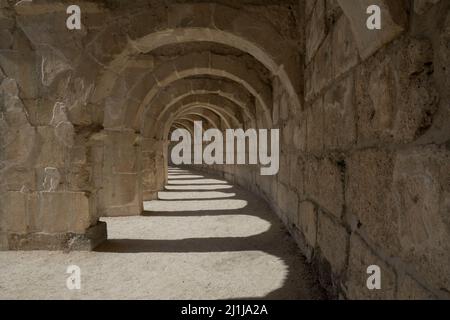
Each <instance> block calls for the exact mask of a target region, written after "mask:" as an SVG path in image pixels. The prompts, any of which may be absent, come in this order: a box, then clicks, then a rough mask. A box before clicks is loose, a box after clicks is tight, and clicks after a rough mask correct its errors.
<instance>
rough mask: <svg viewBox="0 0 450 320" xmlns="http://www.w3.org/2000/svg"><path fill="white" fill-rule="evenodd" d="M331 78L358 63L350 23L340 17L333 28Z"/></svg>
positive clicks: (343, 17)
mask: <svg viewBox="0 0 450 320" xmlns="http://www.w3.org/2000/svg"><path fill="white" fill-rule="evenodd" d="M331 51H332V52H333V55H332V59H333V70H334V72H333V76H334V77H335V78H337V77H339V76H340V75H341V74H343V73H345V72H346V71H348V70H350V69H351V68H352V67H354V66H356V64H357V63H358V49H357V48H356V44H355V41H354V39H353V34H352V30H351V28H350V23H349V21H348V19H347V18H346V17H345V16H341V17H340V18H339V20H338V21H337V23H336V24H335V25H334V28H333V39H332V49H331Z"/></svg>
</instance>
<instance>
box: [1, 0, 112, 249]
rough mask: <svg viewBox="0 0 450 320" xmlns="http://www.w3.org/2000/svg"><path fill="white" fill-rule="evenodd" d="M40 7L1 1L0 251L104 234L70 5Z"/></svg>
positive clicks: (87, 245)
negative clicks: (68, 24) (67, 23)
mask: <svg viewBox="0 0 450 320" xmlns="http://www.w3.org/2000/svg"><path fill="white" fill-rule="evenodd" d="M40 8H41V9H43V10H40V11H39V10H37V11H36V10H29V8H28V7H22V6H12V5H11V2H8V1H1V2H0V29H1V33H0V198H1V200H0V248H1V249H16V250H17V249H52V250H56V249H84V250H89V249H91V248H92V247H94V246H95V245H96V244H98V242H99V241H102V240H103V239H104V238H105V237H106V229H105V226H104V224H98V223H97V215H96V198H95V195H94V193H93V192H94V189H93V188H92V184H91V172H92V170H91V169H92V167H91V163H90V161H89V159H88V158H89V154H88V151H87V150H88V148H87V141H88V139H89V138H88V134H87V132H85V131H83V130H81V131H80V130H78V128H79V126H80V125H90V124H91V123H90V112H89V111H88V110H87V107H86V96H87V94H88V93H89V92H90V90H91V89H92V87H91V86H89V85H87V82H86V78H84V77H83V76H82V75H81V74H76V73H74V72H73V70H74V68H75V65H76V64H77V63H78V62H79V60H78V59H77V58H76V56H77V54H78V55H79V50H78V48H79V47H80V42H81V40H80V38H79V37H77V36H72V37H70V38H71V39H72V41H67V37H68V36H69V34H68V32H67V30H64V29H62V28H61V27H59V26H60V25H62V26H63V25H64V24H63V23H64V22H65V12H64V11H63V9H64V7H61V6H58V5H57V4H54V5H48V6H45V5H44V6H43V7H40ZM58 11H59V12H61V14H59V15H58V14H57V13H56V14H54V13H55V12H58ZM53 14H54V15H53ZM49 17H53V18H52V19H50V18H49ZM49 29H55V30H59V32H54V33H52V34H48V33H46V31H45V30H49ZM86 76H87V77H88V75H86ZM92 129H93V130H94V131H95V127H93V128H92Z"/></svg>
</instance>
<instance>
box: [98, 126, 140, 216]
mask: <svg viewBox="0 0 450 320" xmlns="http://www.w3.org/2000/svg"><path fill="white" fill-rule="evenodd" d="M100 134H101V135H103V138H102V142H103V143H102V144H101V145H100V146H98V147H100V148H101V150H100V151H99V153H97V156H98V157H101V158H100V159H99V160H97V161H99V162H100V163H101V165H100V167H99V168H98V169H99V170H100V172H99V173H98V174H97V175H96V176H98V177H99V178H98V180H97V181H96V186H97V187H98V200H97V203H98V215H99V216H107V217H113V216H128V215H140V214H141V213H142V206H143V204H142V201H143V199H142V194H143V193H142V167H141V166H142V163H143V161H142V159H141V157H142V151H141V146H140V144H141V141H140V138H139V135H137V134H135V133H134V132H133V131H114V130H103V131H102V132H101V133H100Z"/></svg>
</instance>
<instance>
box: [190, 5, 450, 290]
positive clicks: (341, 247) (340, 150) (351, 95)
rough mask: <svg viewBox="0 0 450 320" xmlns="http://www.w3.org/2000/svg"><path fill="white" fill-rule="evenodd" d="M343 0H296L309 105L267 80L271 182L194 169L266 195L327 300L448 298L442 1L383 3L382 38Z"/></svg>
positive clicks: (448, 165) (449, 151)
mask: <svg viewBox="0 0 450 320" xmlns="http://www.w3.org/2000/svg"><path fill="white" fill-rule="evenodd" d="M345 2H346V1H331V0H326V1H324V0H317V1H315V0H311V1H306V2H305V3H304V6H302V2H301V3H300V7H301V8H302V9H301V10H304V14H305V27H304V35H305V40H306V41H305V69H304V70H305V86H304V106H303V108H302V109H301V110H295V108H293V107H292V105H290V102H289V99H286V97H285V93H284V92H283V91H282V90H280V89H279V88H277V85H276V83H274V86H273V90H274V108H273V110H274V111H273V113H274V114H273V121H274V126H275V127H279V128H280V129H281V137H282V142H281V143H282V144H281V159H280V172H279V174H278V176H277V178H271V177H261V176H259V170H254V171H250V170H246V169H245V168H244V167H240V168H239V167H238V168H236V167H234V168H229V167H226V166H216V167H215V168H211V167H202V168H201V170H205V171H208V172H216V171H219V172H221V176H224V177H225V178H227V179H229V180H230V181H232V182H234V183H238V184H239V185H241V186H243V187H245V188H248V189H251V190H253V191H255V192H257V193H258V194H260V195H261V196H262V197H264V198H265V199H266V200H267V201H268V202H269V203H270V204H271V205H272V207H273V208H274V209H275V211H276V212H277V213H278V215H279V216H280V217H281V219H282V220H283V221H284V222H285V224H286V225H287V227H288V229H289V230H290V232H291V234H292V235H293V236H294V238H295V239H296V240H297V242H298V244H299V246H300V248H301V249H302V250H303V252H304V253H305V254H306V256H307V257H308V259H309V260H310V261H311V262H312V263H313V265H314V266H315V268H316V270H317V272H318V274H319V277H320V281H321V283H322V285H323V286H324V287H325V288H326V289H327V291H328V293H329V295H330V297H336V298H348V299H379V298H382V299H394V298H397V299H430V298H446V299H448V298H449V297H450V295H449V290H450V286H449V284H450V283H449V280H450V278H449V274H450V247H449V244H450V242H449V240H450V232H449V231H450V229H449V228H450V224H449V212H450V211H449V196H450V195H449V177H450V176H449V174H450V148H449V137H450V131H449V129H450V122H449V121H448V120H449V119H450V117H449V115H450V114H449V111H450V104H449V101H450V100H449V92H448V82H449V79H450V78H449V73H448V62H449V61H448V54H447V55H446V54H444V52H447V53H448V52H449V39H450V38H449V36H450V35H449V21H450V14H449V4H448V3H445V1H440V2H439V1H434V3H432V2H433V1H414V2H413V7H409V4H408V3H406V2H405V3H402V7H401V8H397V10H402V11H400V13H401V14H403V15H405V16H407V19H405V18H404V19H399V18H398V17H391V16H389V15H388V14H389V11H386V10H384V11H383V13H385V14H386V15H384V17H386V16H387V18H388V23H386V29H385V30H382V32H383V33H384V35H383V37H384V40H382V41H381V40H379V39H375V40H376V41H375V40H374V41H371V37H372V36H371V35H370V34H367V33H368V32H367V30H364V28H361V27H358V26H357V25H354V24H356V23H358V22H360V21H364V20H361V18H358V17H354V16H352V14H353V13H352V12H353V11H355V10H356V9H357V7H358V6H353V4H354V3H353V2H352V6H350V5H347V4H348V3H345ZM371 3H372V2H371ZM378 3H379V4H380V5H381V6H382V7H383V3H382V2H381V1H378ZM339 4H341V5H342V6H340V5H339ZM391 14H392V11H391ZM394 20H395V21H394ZM399 20H400V21H399ZM396 23H400V24H396ZM364 26H365V24H364ZM372 32H373V31H372ZM375 32H376V31H375ZM389 33H390V34H389ZM446 84H447V85H446ZM197 168H198V167H197ZM370 265H378V266H380V268H381V271H382V290H374V291H371V290H368V289H367V287H366V281H367V277H368V274H367V272H366V271H367V268H368V266H370Z"/></svg>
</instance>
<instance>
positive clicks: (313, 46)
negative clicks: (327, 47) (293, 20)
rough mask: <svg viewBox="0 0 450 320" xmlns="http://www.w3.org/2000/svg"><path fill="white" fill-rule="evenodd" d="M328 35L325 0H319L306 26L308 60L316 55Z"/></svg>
mask: <svg viewBox="0 0 450 320" xmlns="http://www.w3.org/2000/svg"><path fill="white" fill-rule="evenodd" d="M325 35H326V29H325V0H317V1H316V4H315V6H314V8H313V11H312V16H311V20H310V21H309V22H308V23H307V27H306V62H307V63H308V62H309V61H311V59H312V58H313V57H314V55H315V53H316V52H317V49H318V48H319V46H320V44H321V43H322V41H323V39H324V38H325Z"/></svg>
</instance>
